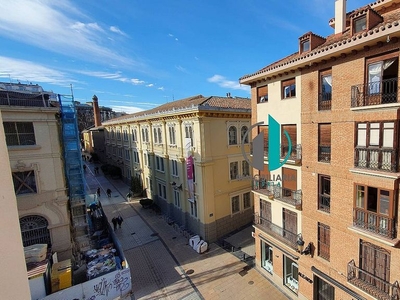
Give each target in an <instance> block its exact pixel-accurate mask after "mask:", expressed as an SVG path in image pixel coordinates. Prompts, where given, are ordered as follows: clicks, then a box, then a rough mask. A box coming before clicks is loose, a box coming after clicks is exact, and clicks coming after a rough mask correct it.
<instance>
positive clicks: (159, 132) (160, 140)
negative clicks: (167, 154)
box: [157, 127, 163, 144]
mask: <svg viewBox="0 0 400 300" xmlns="http://www.w3.org/2000/svg"><path fill="white" fill-rule="evenodd" d="M157 134H158V143H160V144H162V141H163V139H162V134H161V127H158V128H157Z"/></svg>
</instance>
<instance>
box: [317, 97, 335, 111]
mask: <svg viewBox="0 0 400 300" xmlns="http://www.w3.org/2000/svg"><path fill="white" fill-rule="evenodd" d="M331 106H332V93H319V94H318V110H331Z"/></svg>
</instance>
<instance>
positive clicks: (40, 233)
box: [19, 216, 51, 247]
mask: <svg viewBox="0 0 400 300" xmlns="http://www.w3.org/2000/svg"><path fill="white" fill-rule="evenodd" d="M19 225H20V227H21V234H22V243H23V245H24V247H27V246H31V245H34V244H47V245H51V239H50V231H49V230H48V229H47V226H48V225H49V223H48V222H47V220H46V219H45V218H43V217H41V216H26V217H22V218H21V219H19Z"/></svg>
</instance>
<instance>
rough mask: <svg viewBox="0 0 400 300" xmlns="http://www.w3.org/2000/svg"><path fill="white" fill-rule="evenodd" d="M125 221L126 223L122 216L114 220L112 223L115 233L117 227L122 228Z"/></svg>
mask: <svg viewBox="0 0 400 300" xmlns="http://www.w3.org/2000/svg"><path fill="white" fill-rule="evenodd" d="M123 221H124V219H122V217H121V215H119V216H118V217H114V218H112V220H111V222H112V223H113V225H114V231H115V230H117V227H119V228H121V225H122V222H123Z"/></svg>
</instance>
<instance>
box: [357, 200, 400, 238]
mask: <svg viewBox="0 0 400 300" xmlns="http://www.w3.org/2000/svg"><path fill="white" fill-rule="evenodd" d="M353 226H354V227H357V228H361V229H363V230H366V231H370V232H373V233H375V234H378V235H380V236H383V237H386V238H390V239H394V238H395V237H396V232H395V222H394V219H393V218H389V217H387V216H384V215H380V214H377V213H374V212H371V211H366V210H364V209H360V208H353Z"/></svg>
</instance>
